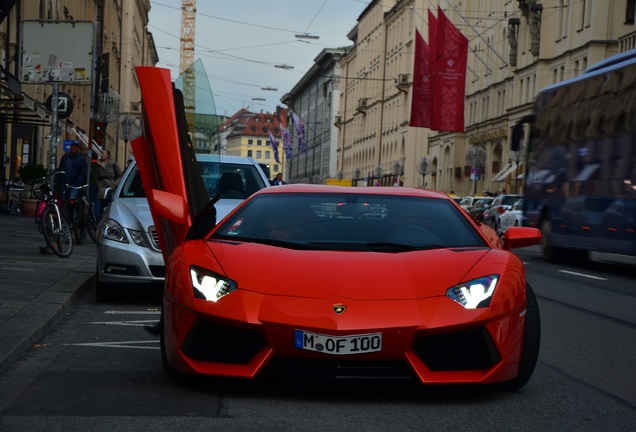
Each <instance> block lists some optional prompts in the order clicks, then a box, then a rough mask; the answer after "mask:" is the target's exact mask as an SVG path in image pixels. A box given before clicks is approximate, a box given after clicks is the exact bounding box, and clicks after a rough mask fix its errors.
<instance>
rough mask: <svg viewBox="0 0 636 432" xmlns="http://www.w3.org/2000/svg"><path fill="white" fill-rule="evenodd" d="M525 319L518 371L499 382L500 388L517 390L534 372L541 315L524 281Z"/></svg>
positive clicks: (539, 338) (528, 285) (539, 342)
mask: <svg viewBox="0 0 636 432" xmlns="http://www.w3.org/2000/svg"><path fill="white" fill-rule="evenodd" d="M525 318H526V320H525V326H524V335H523V347H522V351H521V362H520V363H519V373H518V374H517V377H516V378H513V379H511V380H510V381H506V382H503V383H501V384H499V387H500V388H501V389H502V390H519V389H520V388H521V387H523V386H524V385H526V384H527V383H528V381H529V380H530V377H531V376H532V373H533V372H534V368H535V366H536V365H537V359H538V358H539V348H540V345H541V316H540V314H539V304H538V303H537V297H536V296H535V294H534V291H533V290H532V288H531V287H530V284H528V283H526V317H525Z"/></svg>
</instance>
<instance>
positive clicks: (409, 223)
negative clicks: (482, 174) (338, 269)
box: [212, 193, 486, 252]
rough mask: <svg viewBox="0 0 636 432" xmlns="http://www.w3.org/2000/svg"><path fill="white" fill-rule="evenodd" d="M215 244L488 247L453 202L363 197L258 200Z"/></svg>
mask: <svg viewBox="0 0 636 432" xmlns="http://www.w3.org/2000/svg"><path fill="white" fill-rule="evenodd" d="M212 238H223V239H230V238H231V239H234V240H242V241H252V242H260V243H266V244H271V245H276V246H282V247H292V248H302V249H329V250H372V251H387V252H399V251H408V250H417V249H430V248H442V247H485V246H486V244H485V242H484V240H483V239H482V237H481V236H480V235H479V234H478V233H477V231H476V230H475V228H474V227H473V226H472V225H471V224H470V222H469V221H468V220H467V219H466V217H465V216H464V215H463V214H462V212H461V211H460V210H459V209H457V208H456V207H454V206H453V205H452V204H451V202H450V201H447V200H442V199H436V198H422V197H412V196H395V195H374V194H364V193H360V194H351V193H278V194H261V195H256V196H254V197H253V198H252V199H251V200H250V201H248V202H246V204H245V205H243V206H242V207H240V208H239V209H238V210H237V212H236V213H234V214H233V215H232V216H231V217H229V218H227V219H226V220H224V221H223V222H221V224H220V225H219V227H218V228H217V229H216V230H215V232H214V234H213V235H212Z"/></svg>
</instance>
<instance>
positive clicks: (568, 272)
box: [559, 270, 609, 280]
mask: <svg viewBox="0 0 636 432" xmlns="http://www.w3.org/2000/svg"><path fill="white" fill-rule="evenodd" d="M559 271H560V272H561V273H567V274H571V275H574V276H581V277H586V278H589V279H596V280H609V279H606V278H602V277H598V276H592V275H588V274H584V273H577V272H573V271H568V270H559Z"/></svg>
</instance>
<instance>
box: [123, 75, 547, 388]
mask: <svg viewBox="0 0 636 432" xmlns="http://www.w3.org/2000/svg"><path fill="white" fill-rule="evenodd" d="M162 72H163V71H162V70H161V69H157V68H151V67H144V68H139V67H138V68H137V76H138V78H139V81H140V86H141V89H142V99H143V101H144V104H143V106H144V116H145V118H146V121H147V125H148V128H147V129H145V130H144V133H145V134H148V137H152V138H157V137H158V139H154V140H151V139H146V138H145V136H144V137H142V139H138V140H136V141H134V142H133V150H134V151H135V153H137V151H138V150H139V151H144V150H145V151H147V155H148V158H143V159H142V160H143V162H142V165H141V166H140V170H141V171H142V174H143V178H144V181H146V182H147V183H146V184H147V185H149V187H151V186H152V185H154V182H155V179H157V178H165V176H167V175H173V173H175V172H180V168H181V167H184V166H188V161H189V160H190V157H189V155H188V151H189V149H188V148H187V146H185V145H181V146H179V143H175V142H174V140H170V139H161V134H159V133H158V132H157V131H165V130H166V127H167V126H166V125H168V126H169V125H170V124H172V123H176V122H171V121H170V119H167V120H166V116H165V113H166V110H164V109H162V106H163V105H166V106H172V104H173V102H172V99H171V98H170V97H169V96H168V95H167V94H166V92H164V93H161V92H160V90H161V89H165V88H168V86H169V74H166V73H162ZM157 95H163V97H164V98H165V99H163V100H161V99H158V96H157ZM176 99H177V98H176V97H175V100H176ZM149 102H152V103H149ZM174 105H176V106H178V105H177V103H175V104H174ZM175 128H176V126H175ZM171 135H176V132H173V131H170V130H169V131H168V136H171ZM145 143H149V144H150V145H151V148H150V149H144V147H143V144H145ZM178 152H182V154H181V160H176V159H175V157H174V156H175V154H177V153H178ZM184 171H185V170H184ZM172 180H173V181H172V182H171V184H168V185H165V190H163V193H162V194H157V195H156V197H155V199H154V200H152V201H151V202H150V209H151V212H152V213H153V217H154V218H155V219H156V220H162V221H165V222H166V223H165V224H162V225H161V226H160V231H159V233H160V237H161V238H163V237H164V236H165V237H167V238H170V239H174V240H175V241H174V243H172V244H170V246H169V247H165V248H163V249H162V252H163V254H164V256H165V259H166V261H168V262H169V265H168V266H167V267H166V268H167V273H166V281H165V290H164V298H163V303H162V305H163V308H162V313H161V320H160V331H159V333H160V336H159V337H160V347H161V358H162V361H163V365H164V368H165V369H166V371H167V372H168V373H169V374H170V375H172V376H176V377H180V376H183V375H184V374H186V375H205V376H217V377H233V378H245V379H254V378H256V377H261V376H277V375H279V374H280V375H286V376H298V375H300V376H306V375H309V376H311V375H314V374H319V376H320V377H321V378H324V377H325V376H329V375H331V376H338V377H346V376H350V377H360V376H365V377H371V376H375V377H380V378H382V377H390V378H409V379H413V380H415V381H417V382H420V383H422V384H436V385H437V384H444V383H449V384H450V383H452V384H460V383H471V384H482V385H483V384H498V385H499V386H502V387H503V388H507V389H517V388H520V387H522V386H523V385H525V384H526V383H527V381H528V380H529V379H530V377H531V375H532V373H533V370H534V368H535V365H536V362H537V357H538V353H539V345H540V343H539V342H540V323H539V309H538V305H537V300H536V297H535V295H534V293H533V291H532V289H531V288H530V286H529V285H528V283H527V281H526V276H525V270H524V264H523V262H522V261H521V260H520V259H519V258H518V257H517V256H516V255H515V254H514V253H512V252H511V250H510V249H511V248H514V247H522V246H530V245H532V244H536V243H537V242H539V240H540V238H541V232H540V231H539V230H538V229H536V228H522V227H519V228H511V229H509V230H508V231H507V232H506V234H505V235H504V239H505V243H504V246H503V247H502V243H501V242H500V241H499V238H498V237H497V236H496V235H495V233H494V231H493V230H492V229H491V228H489V227H487V226H484V225H481V224H478V223H476V222H475V221H474V220H473V219H472V218H471V217H469V216H468V215H467V214H466V213H465V212H464V211H461V210H460V209H459V208H458V207H457V205H456V204H455V203H453V202H452V199H451V198H450V197H449V196H448V195H446V194H444V193H441V192H435V191H430V190H425V189H419V188H412V187H400V188H361V187H345V186H328V185H307V184H294V185H287V186H283V187H272V188H264V189H261V190H260V191H258V192H256V193H254V194H253V195H251V196H250V197H249V198H247V199H246V200H245V201H243V202H242V203H241V204H239V205H238V206H237V207H236V208H235V209H234V210H233V211H232V212H231V213H230V214H229V215H228V216H227V217H226V218H225V219H223V220H222V221H221V222H220V223H219V224H218V225H216V226H215V227H212V228H211V229H207V225H206V226H205V227H204V228H205V229H200V228H199V226H198V225H199V223H200V222H205V220H204V218H202V217H199V213H195V210H194V209H196V208H200V206H199V205H198V203H197V202H196V201H194V200H191V199H189V197H191V196H193V194H190V193H188V192H189V187H188V185H189V182H188V177H187V176H186V175H184V176H183V177H182V178H179V176H174V177H173V178H172ZM184 211H185V212H187V214H188V215H189V216H188V217H185V216H184ZM205 211H206V209H204V210H203V212H205Z"/></svg>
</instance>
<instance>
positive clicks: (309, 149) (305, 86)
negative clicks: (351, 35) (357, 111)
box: [281, 48, 347, 183]
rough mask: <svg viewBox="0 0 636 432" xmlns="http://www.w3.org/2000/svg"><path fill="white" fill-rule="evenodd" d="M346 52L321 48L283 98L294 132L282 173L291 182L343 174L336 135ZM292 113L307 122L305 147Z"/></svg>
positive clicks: (316, 181)
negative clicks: (302, 146) (343, 61)
mask: <svg viewBox="0 0 636 432" xmlns="http://www.w3.org/2000/svg"><path fill="white" fill-rule="evenodd" d="M346 52H347V49H346V48H328V49H324V50H322V51H321V52H320V53H319V54H318V56H317V57H316V58H315V59H314V64H313V65H312V66H311V68H310V69H309V71H307V73H305V75H304V76H303V78H302V79H301V80H300V81H299V82H298V83H297V84H296V85H295V86H294V88H293V89H291V91H289V92H288V93H286V94H285V95H284V96H283V97H282V98H281V102H282V103H284V104H285V105H286V106H287V109H288V110H289V113H290V115H289V116H288V118H287V119H286V120H287V122H286V124H288V125H290V127H289V131H290V134H291V136H292V157H291V158H287V159H286V163H285V173H284V174H283V176H284V178H285V179H286V181H288V182H291V183H294V182H302V183H324V182H325V181H326V179H327V178H336V177H339V178H342V176H343V172H342V170H341V169H340V168H339V167H338V165H337V154H338V153H337V143H338V142H337V139H336V137H337V136H338V127H340V123H341V122H340V121H339V120H338V119H337V117H336V115H337V113H338V112H339V110H340V84H341V82H342V80H341V71H340V67H339V64H338V61H339V60H340V58H341V57H342V56H343V55H344V54H345V53H346ZM291 113H294V114H296V115H297V116H298V119H299V121H300V122H302V124H303V125H304V135H305V145H306V147H305V148H306V150H303V149H302V148H299V146H298V136H297V135H298V133H297V132H296V129H295V126H294V124H293V116H292V114H291Z"/></svg>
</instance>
